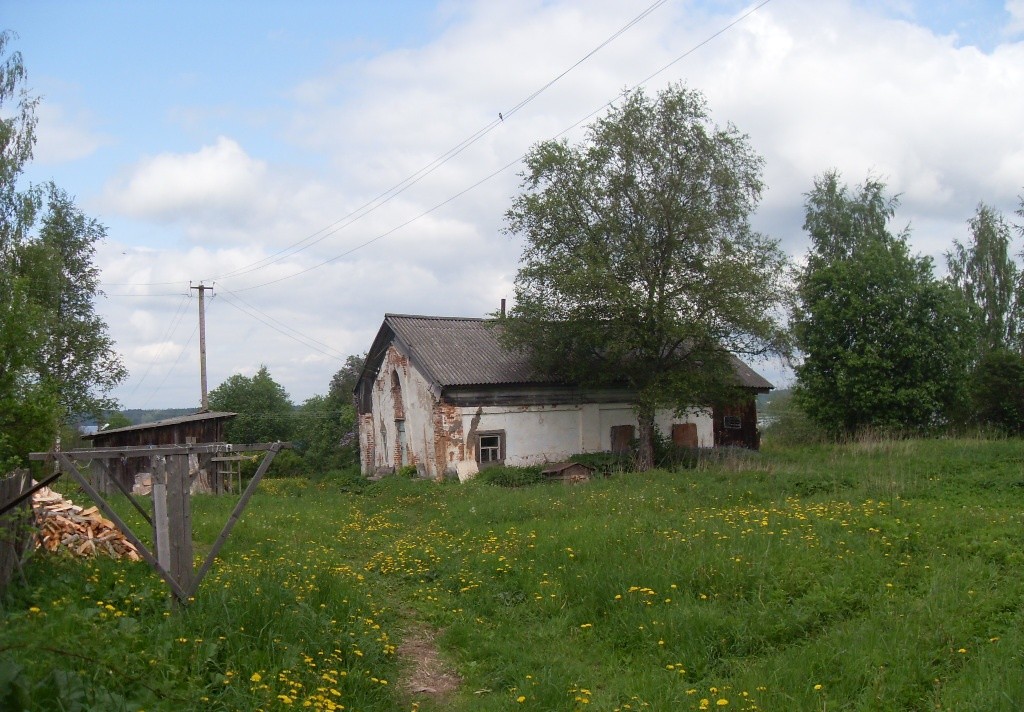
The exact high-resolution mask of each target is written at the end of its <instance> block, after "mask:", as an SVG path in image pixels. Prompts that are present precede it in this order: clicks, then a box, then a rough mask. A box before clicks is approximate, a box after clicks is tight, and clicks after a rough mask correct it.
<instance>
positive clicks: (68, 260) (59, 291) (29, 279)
mask: <svg viewBox="0 0 1024 712" xmlns="http://www.w3.org/2000/svg"><path fill="white" fill-rule="evenodd" d="M44 205H45V210H44V212H43V215H42V218H41V221H40V225H39V231H38V236H37V237H35V238H34V239H31V240H25V241H23V242H22V243H21V245H19V247H18V249H17V250H16V257H15V263H16V265H17V270H18V272H19V276H20V277H22V278H23V280H24V283H25V285H26V288H27V289H28V291H29V292H30V293H31V295H32V299H33V301H34V302H35V304H36V305H37V307H38V313H39V314H40V315H41V320H40V323H39V324H38V327H37V328H40V329H41V330H42V334H43V339H42V343H41V344H40V346H39V349H38V351H37V353H36V358H35V370H36V372H37V373H38V375H39V378H40V380H42V381H43V382H45V383H51V384H53V387H54V391H55V392H56V393H57V394H58V397H59V399H60V405H61V408H62V410H63V416H64V418H65V419H66V418H68V417H70V416H73V415H78V414H82V413H88V414H98V413H100V412H102V411H103V410H107V409H110V408H113V407H115V406H116V403H115V402H114V401H113V400H111V399H110V398H108V397H106V395H105V394H106V393H109V392H110V391H111V390H112V389H113V388H114V387H115V386H116V385H117V384H118V383H120V382H121V381H123V380H124V379H125V377H126V376H127V370H126V369H125V367H124V365H123V364H122V362H121V358H120V356H119V355H118V354H117V353H116V352H115V351H114V342H113V339H111V338H110V336H109V334H108V330H107V325H106V323H105V322H104V321H103V319H101V318H100V317H99V316H98V315H97V314H96V312H95V307H94V301H95V299H96V297H97V296H99V295H100V294H101V292H100V289H99V268H98V267H96V265H95V264H94V262H93V260H94V258H95V254H96V245H97V244H98V243H99V242H100V241H102V240H104V239H105V238H106V228H104V227H103V225H101V224H100V223H98V222H97V221H96V220H94V219H92V218H89V217H88V216H86V215H85V214H84V213H82V211H81V210H79V209H78V207H77V206H76V205H75V204H74V201H73V200H72V199H71V197H70V196H68V194H67V193H65V192H64V191H62V190H60V189H59V188H57V187H56V186H55V185H54V184H53V183H49V184H47V185H46V186H45V191H44Z"/></svg>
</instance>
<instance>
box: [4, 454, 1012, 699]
mask: <svg viewBox="0 0 1024 712" xmlns="http://www.w3.org/2000/svg"><path fill="white" fill-rule="evenodd" d="M1022 468H1024V451H1022V450H1021V447H1020V443H1019V442H1018V441H1010V440H983V439H971V440H969V439H964V440H929V441H922V440H899V441H877V442H870V443H869V442H857V443H849V444H845V445H841V446H829V445H814V446H806V447H802V448H783V447H773V446H772V445H771V444H770V443H768V445H767V447H766V450H765V451H764V452H763V453H761V454H760V455H751V454H742V455H741V454H735V455H728V454H727V455H725V456H723V457H720V458H713V459H705V460H702V461H701V462H700V464H699V466H698V467H697V468H696V469H691V470H683V471H680V472H652V473H647V474H642V475H641V474H620V475H615V476H612V477H607V478H600V479H597V480H594V481H591V482H589V483H587V484H585V485H579V486H565V485H562V484H557V485H548V484H542V485H533V486H523V487H517V488H511V489H509V488H502V487H496V486H492V485H488V484H486V483H484V482H473V483H467V484H464V485H458V484H452V483H447V484H438V483H434V482H424V481H415V480H408V479H404V478H388V479H385V480H383V481H381V482H379V483H375V484H373V485H371V486H368V487H366V488H365V489H364V490H363V491H362V493H361V494H354V493H351V492H345V491H342V490H341V489H340V488H338V487H334V486H332V485H331V484H330V483H329V482H324V483H321V484H320V485H314V484H311V483H308V482H305V481H301V480H287V481H285V480H280V481H277V482H272V483H267V484H268V488H267V489H266V490H265V491H262V492H261V493H260V494H258V495H257V496H256V497H255V498H254V499H253V502H252V504H251V506H250V508H249V510H248V511H247V512H246V514H245V516H244V517H243V519H242V521H241V523H240V524H239V525H238V526H237V527H236V528H235V530H234V533H233V534H232V537H231V539H230V540H229V543H228V545H227V546H226V547H225V549H224V551H223V553H222V556H221V559H220V561H219V562H218V564H217V565H216V566H215V567H214V569H213V571H212V572H211V575H210V577H209V579H208V580H207V581H205V582H204V584H203V586H202V588H201V589H200V591H199V594H198V595H197V598H196V600H195V601H194V603H193V604H192V605H190V606H189V607H187V608H186V609H184V610H181V611H173V610H171V609H169V608H168V605H167V601H166V594H165V593H164V591H163V586H162V583H161V581H160V580H159V579H158V578H156V577H155V576H154V575H153V574H152V573H151V572H149V570H148V568H147V567H146V566H145V565H143V564H127V563H122V562H112V561H104V560H98V561H92V562H81V561H74V560H69V559H65V558H59V557H42V556H40V557H37V559H36V560H34V561H33V562H32V563H31V565H30V566H29V567H28V568H27V570H26V573H27V575H28V577H29V584H28V586H27V587H26V586H16V587H15V588H14V589H13V590H12V591H11V592H10V593H9V594H8V596H7V598H6V600H5V601H4V607H5V608H4V610H5V615H4V618H3V619H2V621H3V622H2V627H0V709H18V707H16V706H13V705H14V704H15V702H11V700H15V701H17V699H18V696H19V695H21V696H22V699H23V700H27V702H25V701H23V702H21V703H19V704H23V705H24V708H25V709H39V710H43V709H61V708H62V707H61V706H63V708H64V709H73V708H75V707H74V705H76V704H79V705H80V706H79V707H78V709H89V708H100V707H101V708H103V709H110V710H118V709H128V710H137V709H146V710H162V709H166V710H180V709H223V710H229V709H230V710H250V709H290V708H296V707H302V706H307V707H308V708H311V709H338V708H340V706H341V705H344V708H345V709H347V710H410V709H419V710H424V711H426V710H431V709H436V710H440V709H445V710H482V711H485V712H486V711H488V710H511V709H529V710H582V709H588V710H639V709H648V710H689V709H693V710H699V709H726V710H730V709H739V710H855V709H856V710H868V709H879V710H890V709H891V710H924V709H929V710H934V709H947V710H961V709H986V710H1018V709H1022V708H1024V664H1022V663H1024V661H1022V660H1021V656H1022V651H1024V632H1022V631H1024V577H1022V576H1021V574H1022V569H1024V526H1022V525H1024V511H1022V509H1021V507H1020V497H1021V494H1022V492H1024V469H1022ZM261 487H262V485H261ZM231 505H232V502H231V501H230V500H229V499H227V498H219V499H218V498H210V497H201V498H196V500H195V501H194V505H193V508H194V520H195V530H194V537H195V539H196V544H197V552H198V553H199V554H201V553H203V551H204V548H206V547H209V545H210V544H211V543H212V541H213V539H214V538H215V537H216V535H217V532H218V531H219V527H220V525H221V524H222V523H223V521H224V519H225V518H226V517H227V514H228V512H229V511H230V507H231ZM414 625H415V626H424V625H426V626H430V627H432V628H434V629H436V631H437V636H436V637H437V642H438V645H439V646H440V648H441V655H442V656H443V657H444V658H445V659H446V660H447V661H448V663H449V664H450V665H451V666H452V667H453V669H455V670H456V671H457V672H458V674H459V675H460V676H461V677H462V679H463V685H462V687H461V689H460V691H459V692H457V693H456V694H455V695H454V696H452V697H448V698H445V699H443V700H434V699H432V698H431V696H430V695H417V694H412V693H409V692H406V691H403V690H402V689H401V686H400V685H399V684H398V683H399V681H400V679H401V675H402V673H403V666H404V665H405V663H404V662H403V661H401V660H400V659H399V657H398V656H397V655H396V653H395V651H396V646H397V645H398V644H399V643H400V642H401V639H402V636H403V633H404V631H406V630H409V629H411V628H412V627H413V626H414Z"/></svg>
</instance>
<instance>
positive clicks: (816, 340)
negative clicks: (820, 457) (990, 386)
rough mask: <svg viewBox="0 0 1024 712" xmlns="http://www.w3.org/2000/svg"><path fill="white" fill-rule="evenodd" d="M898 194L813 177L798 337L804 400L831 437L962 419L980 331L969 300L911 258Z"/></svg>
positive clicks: (927, 264)
mask: <svg viewBox="0 0 1024 712" xmlns="http://www.w3.org/2000/svg"><path fill="white" fill-rule="evenodd" d="M896 206H897V201H896V199H895V198H891V197H887V196H886V193H885V186H884V185H883V184H881V183H879V182H877V181H872V180H868V181H866V182H865V183H864V185H863V186H862V187H861V188H860V189H859V190H858V191H857V192H856V193H854V194H851V192H850V191H849V190H848V189H847V187H846V186H845V185H843V186H841V185H840V184H839V181H838V177H837V175H836V174H835V173H829V174H826V175H825V176H823V177H821V178H819V179H817V180H816V181H815V185H814V189H813V190H812V191H811V192H810V193H809V194H808V196H807V203H806V209H807V218H806V220H805V223H804V228H805V229H806V230H807V231H808V233H809V234H810V237H811V243H812V246H811V252H810V254H809V256H808V259H807V266H806V268H805V269H804V270H803V271H802V273H801V274H800V275H799V279H798V292H799V300H800V305H799V308H798V309H797V311H796V315H795V319H794V335H795V337H796V341H797V345H798V347H799V348H800V350H801V351H802V352H803V354H804V360H803V363H801V364H799V365H798V366H797V368H796V373H797V386H796V392H795V395H796V398H797V401H798V403H799V405H800V407H801V408H802V410H803V411H804V412H806V413H807V414H808V415H809V416H810V417H811V418H813V419H814V420H815V421H816V422H817V423H818V424H819V425H820V426H821V427H822V428H824V429H826V430H827V431H828V432H830V433H831V434H833V435H840V434H845V435H851V434H855V433H857V432H858V431H860V430H862V429H865V428H874V429H892V430H922V429H928V428H934V427H936V426H939V425H942V424H945V423H948V422H949V421H951V420H954V419H957V418H961V417H963V410H964V403H965V401H966V388H965V386H966V381H967V367H968V363H969V361H970V358H971V352H972V347H973V343H974V332H973V327H972V325H971V323H970V318H969V314H968V311H967V307H966V304H965V302H964V300H963V298H962V296H961V295H960V294H959V293H958V292H957V291H956V290H955V289H953V288H952V287H951V286H950V285H949V284H948V283H944V282H940V281H938V280H936V279H935V277H934V276H933V273H932V264H931V261H930V260H929V259H927V258H923V257H915V256H913V255H911V254H910V250H909V247H908V245H907V236H906V233H905V232H904V233H902V234H899V235H894V234H892V233H890V232H889V231H888V228H887V223H888V221H889V220H890V219H891V218H892V217H893V215H894V213H895V209H896Z"/></svg>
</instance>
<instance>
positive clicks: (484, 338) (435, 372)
mask: <svg viewBox="0 0 1024 712" xmlns="http://www.w3.org/2000/svg"><path fill="white" fill-rule="evenodd" d="M384 323H385V324H386V325H388V326H389V327H390V328H391V330H392V332H393V333H394V335H395V337H396V338H397V339H398V340H399V341H400V342H401V344H402V345H403V346H405V347H406V349H408V351H409V355H410V357H411V358H414V360H415V361H417V363H418V365H419V366H420V368H421V369H423V370H424V371H425V373H424V375H425V376H426V377H427V378H429V379H430V380H432V381H434V382H435V383H437V384H438V385H440V386H442V387H445V386H476V385H499V384H512V383H553V382H554V381H553V379H551V378H548V377H544V376H540V375H538V374H537V373H535V372H534V370H533V369H532V368H531V367H530V364H529V361H528V359H527V357H526V355H525V354H520V353H516V352H513V351H509V350H508V349H506V348H505V347H504V346H503V345H502V344H501V341H500V338H499V335H500V333H501V325H500V323H499V322H498V321H497V320H494V319H472V318H463V317H436V316H410V315H406V314H387V315H386V316H385V317H384Z"/></svg>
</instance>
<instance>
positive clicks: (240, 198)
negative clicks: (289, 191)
mask: <svg viewBox="0 0 1024 712" xmlns="http://www.w3.org/2000/svg"><path fill="white" fill-rule="evenodd" d="M266 180H267V165H266V163H264V162H263V161H259V160H255V159H253V158H250V157H249V156H248V155H247V154H246V152H245V151H244V150H243V149H242V147H241V146H240V145H239V144H238V143H237V142H236V141H234V140H232V139H230V138H226V137H224V136H221V137H219V138H218V139H217V141H216V142H215V143H214V144H213V145H212V146H204V147H203V148H201V149H199V150H198V151H196V152H195V153H188V154H172V153H162V154H159V155H157V156H154V157H151V158H146V159H143V160H142V161H140V162H139V164H138V165H136V166H135V167H134V168H133V169H132V170H131V171H130V172H129V173H128V175H126V176H125V177H123V178H122V179H120V180H117V181H114V182H113V183H111V184H110V185H108V187H107V202H108V204H109V205H110V206H111V207H112V208H113V209H115V210H118V211H119V212H122V213H124V214H126V215H130V216H133V217H142V218H148V219H154V220H158V221H186V220H187V221H194V220H196V219H197V218H206V219H213V220H215V221H220V220H226V219H238V218H241V217H244V216H245V215H246V214H247V213H251V212H253V210H254V207H256V206H258V205H259V204H260V200H259V199H260V198H261V197H262V195H263V193H264V191H265V187H266Z"/></svg>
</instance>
